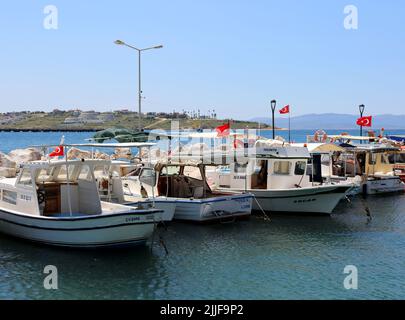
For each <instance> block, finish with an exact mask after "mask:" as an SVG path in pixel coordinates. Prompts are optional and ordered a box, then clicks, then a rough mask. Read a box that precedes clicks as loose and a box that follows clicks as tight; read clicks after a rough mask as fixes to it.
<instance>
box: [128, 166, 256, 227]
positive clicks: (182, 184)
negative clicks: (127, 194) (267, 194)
mask: <svg viewBox="0 0 405 320" xmlns="http://www.w3.org/2000/svg"><path fill="white" fill-rule="evenodd" d="M213 165H214V164H204V163H201V162H192V161H189V162H184V161H181V162H172V161H161V162H159V163H157V164H156V165H155V166H154V167H153V168H152V167H144V168H143V169H142V171H141V172H140V174H139V176H136V175H135V176H133V177H131V176H128V181H131V180H132V181H131V182H132V184H131V185H137V184H138V186H139V183H142V186H143V187H144V188H145V191H146V192H147V193H148V194H155V195H157V196H162V197H165V198H167V199H169V200H170V201H174V202H175V203H176V210H175V214H174V219H176V220H184V221H193V222H212V221H220V222H226V221H234V220H236V219H240V218H245V217H248V216H250V214H251V210H252V199H253V196H252V194H250V193H245V192H239V191H234V192H218V191H215V190H212V189H211V188H210V186H209V184H208V181H207V177H206V168H207V166H213ZM128 183H129V182H128Z"/></svg>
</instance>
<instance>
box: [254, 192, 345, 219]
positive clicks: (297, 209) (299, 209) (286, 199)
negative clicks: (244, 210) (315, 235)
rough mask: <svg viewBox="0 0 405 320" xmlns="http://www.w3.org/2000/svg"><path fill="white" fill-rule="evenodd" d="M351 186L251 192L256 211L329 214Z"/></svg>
mask: <svg viewBox="0 0 405 320" xmlns="http://www.w3.org/2000/svg"><path fill="white" fill-rule="evenodd" d="M351 188H352V186H351V185H344V186H342V185H331V186H319V187H311V188H296V189H282V190H280V189H279V190H249V192H251V193H253V194H254V195H255V198H256V200H255V201H254V202H253V210H256V211H258V210H259V211H261V210H264V211H266V212H277V213H295V214H302V213H306V214H311V213H312V214H327V215H329V214H331V213H332V211H333V210H334V209H335V207H336V206H337V204H338V203H339V202H340V200H342V199H343V198H344V197H345V196H346V194H347V193H348V192H349V191H350V189H351Z"/></svg>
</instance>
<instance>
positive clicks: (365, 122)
mask: <svg viewBox="0 0 405 320" xmlns="http://www.w3.org/2000/svg"><path fill="white" fill-rule="evenodd" d="M372 122H373V117H372V116H368V117H361V118H358V119H357V125H358V126H362V127H371V125H372Z"/></svg>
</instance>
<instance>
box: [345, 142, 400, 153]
mask: <svg viewBox="0 0 405 320" xmlns="http://www.w3.org/2000/svg"><path fill="white" fill-rule="evenodd" d="M352 151H354V152H372V153H385V152H399V151H401V148H398V147H395V146H392V145H389V144H371V145H360V146H357V147H356V148H355V149H354V150H352Z"/></svg>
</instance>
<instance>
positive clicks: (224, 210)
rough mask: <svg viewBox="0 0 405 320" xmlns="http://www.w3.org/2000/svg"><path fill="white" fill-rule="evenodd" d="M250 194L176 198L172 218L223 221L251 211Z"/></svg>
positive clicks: (249, 213) (245, 215)
mask: <svg viewBox="0 0 405 320" xmlns="http://www.w3.org/2000/svg"><path fill="white" fill-rule="evenodd" d="M252 200H253V196H252V195H251V194H240V195H222V196H218V197H213V198H209V199H178V200H177V201H176V211H175V214H174V219H176V220H183V221H194V222H209V221H225V220H233V219H237V218H242V217H247V216H250V215H251V212H252Z"/></svg>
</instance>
